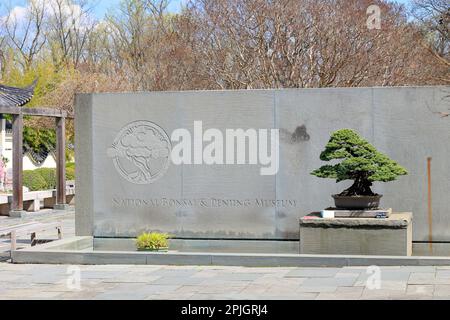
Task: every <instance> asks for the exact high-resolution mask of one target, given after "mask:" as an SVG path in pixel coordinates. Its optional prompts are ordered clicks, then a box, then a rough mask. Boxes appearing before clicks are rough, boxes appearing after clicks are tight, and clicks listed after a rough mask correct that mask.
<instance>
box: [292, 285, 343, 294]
mask: <svg viewBox="0 0 450 320" xmlns="http://www.w3.org/2000/svg"><path fill="white" fill-rule="evenodd" d="M336 290H337V287H333V286H314V287H303V286H301V287H300V288H298V289H297V290H296V292H302V293H304V292H311V293H322V292H325V293H332V292H336Z"/></svg>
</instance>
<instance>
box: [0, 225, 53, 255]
mask: <svg viewBox="0 0 450 320" xmlns="http://www.w3.org/2000/svg"><path fill="white" fill-rule="evenodd" d="M52 229H56V230H57V231H58V239H60V240H61V239H62V227H61V223H59V222H51V223H41V222H29V223H24V224H21V225H15V226H10V227H4V228H0V238H1V237H7V236H9V238H10V239H11V251H15V250H16V249H17V244H16V241H17V237H18V236H21V235H22V236H23V235H26V236H28V235H30V236H31V246H35V245H36V233H37V232H43V231H48V230H52Z"/></svg>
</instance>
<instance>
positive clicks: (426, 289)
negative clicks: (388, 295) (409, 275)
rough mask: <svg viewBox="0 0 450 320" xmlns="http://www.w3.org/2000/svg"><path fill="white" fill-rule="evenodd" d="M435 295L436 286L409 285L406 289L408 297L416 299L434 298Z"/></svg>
mask: <svg viewBox="0 0 450 320" xmlns="http://www.w3.org/2000/svg"><path fill="white" fill-rule="evenodd" d="M433 293H434V285H422V284H419V285H415V284H411V285H408V287H407V289H406V295H407V296H415V297H432V296H433Z"/></svg>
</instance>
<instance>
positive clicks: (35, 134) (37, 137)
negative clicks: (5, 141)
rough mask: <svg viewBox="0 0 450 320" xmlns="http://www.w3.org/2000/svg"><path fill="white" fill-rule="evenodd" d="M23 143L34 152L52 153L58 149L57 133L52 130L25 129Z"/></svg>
mask: <svg viewBox="0 0 450 320" xmlns="http://www.w3.org/2000/svg"><path fill="white" fill-rule="evenodd" d="M23 143H24V145H26V146H27V147H29V148H31V149H32V150H33V151H34V152H36V153H40V152H43V151H44V152H50V151H53V150H55V147H56V132H55V130H52V129H35V128H32V127H24V128H23Z"/></svg>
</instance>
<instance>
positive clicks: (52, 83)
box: [2, 57, 74, 107]
mask: <svg viewBox="0 0 450 320" xmlns="http://www.w3.org/2000/svg"><path fill="white" fill-rule="evenodd" d="M73 74H74V69H73V68H72V67H67V66H65V67H64V68H61V67H57V66H55V65H54V63H53V61H52V59H51V58H50V57H47V58H46V59H43V60H36V61H35V62H34V63H33V65H32V66H31V67H30V68H29V69H27V70H24V69H23V67H22V66H21V65H20V64H17V63H14V62H13V61H9V63H8V64H7V68H6V69H5V70H4V72H3V74H2V84H7V85H10V86H16V87H26V86H29V85H30V84H31V83H32V82H33V81H34V80H35V79H39V81H38V83H37V85H36V88H35V90H34V97H33V99H31V101H30V102H29V103H28V104H27V106H26V107H33V106H40V105H42V104H45V103H44V99H45V95H46V94H48V93H50V92H52V91H53V90H55V88H56V87H57V86H58V85H59V84H60V83H62V82H63V81H64V80H65V79H67V78H69V77H71V76H73Z"/></svg>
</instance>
